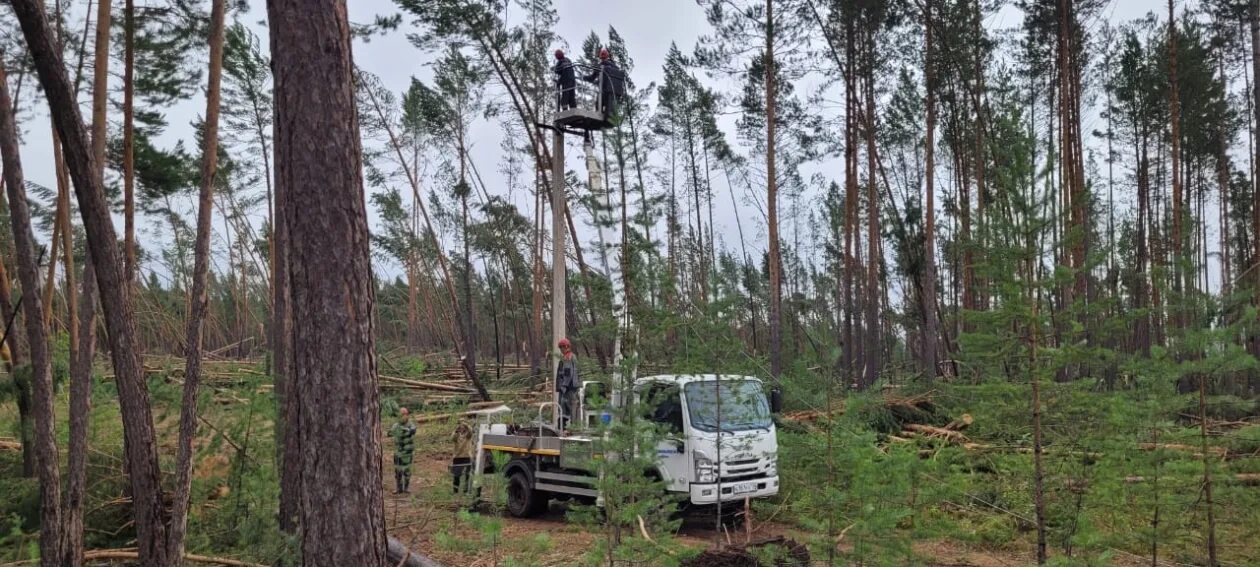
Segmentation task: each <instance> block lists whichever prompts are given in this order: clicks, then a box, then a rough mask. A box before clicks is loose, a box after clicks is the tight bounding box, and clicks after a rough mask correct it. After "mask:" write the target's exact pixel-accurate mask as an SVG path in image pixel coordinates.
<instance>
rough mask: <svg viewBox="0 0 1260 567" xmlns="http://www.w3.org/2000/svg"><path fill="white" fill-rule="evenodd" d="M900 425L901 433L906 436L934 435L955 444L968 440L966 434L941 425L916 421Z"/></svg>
mask: <svg viewBox="0 0 1260 567" xmlns="http://www.w3.org/2000/svg"><path fill="white" fill-rule="evenodd" d="M901 427H902V428H903V429H904V431H902V434H903V435H907V436H914V435H916V434H917V435H921V436H926V437H936V438H939V439H945V440H947V441H949V442H951V443H957V444H963V443H967V442H968V439H967V436H966V435H963V434H962V433H959V432H957V431H954V430H951V429H945V428H941V427H932V426H931V425H920V424H918V423H907V424H904V425H902V426H901Z"/></svg>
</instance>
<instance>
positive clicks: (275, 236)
mask: <svg viewBox="0 0 1260 567" xmlns="http://www.w3.org/2000/svg"><path fill="white" fill-rule="evenodd" d="M272 127H273V128H274V129H275V130H277V134H278V133H279V132H278V130H279V126H278V125H277V124H273V126H272ZM276 139H279V138H278V137H277V138H276ZM272 204H273V206H274V207H275V215H274V216H273V217H272V218H273V219H274V222H275V224H274V226H273V227H272V236H271V238H272V242H273V245H272V246H273V248H274V249H275V254H274V255H273V256H272V266H271V271H272V288H271V360H272V365H271V367H272V376H273V378H272V379H273V380H274V382H275V393H276V439H277V440H279V441H280V443H278V446H277V447H276V459H277V461H278V463H279V468H280V513H279V514H280V517H279V524H280V529H281V531H283V532H285V533H287V534H295V533H297V528H298V517H299V515H300V514H301V510H300V502H299V498H300V497H301V491H302V476H301V472H302V453H301V446H300V445H299V444H298V427H299V425H298V411H297V408H298V404H297V396H296V392H297V387H296V384H295V382H294V379H293V377H294V372H293V329H292V326H293V320H292V316H293V314H292V307H291V305H292V303H291V301H290V299H289V297H290V286H289V223H288V221H287V220H286V217H285V215H284V214H283V211H284V210H285V208H286V207H287V206H288V203H287V202H286V197H285V194H284V192H283V191H281V190H280V188H279V187H276V188H275V189H274V193H273V203H272Z"/></svg>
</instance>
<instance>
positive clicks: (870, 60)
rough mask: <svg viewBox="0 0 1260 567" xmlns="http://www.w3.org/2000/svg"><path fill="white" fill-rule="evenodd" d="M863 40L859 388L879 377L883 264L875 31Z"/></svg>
mask: <svg viewBox="0 0 1260 567" xmlns="http://www.w3.org/2000/svg"><path fill="white" fill-rule="evenodd" d="M866 33H867V38H866V39H867V41H866V61H867V68H866V108H865V116H866V164H867V169H866V171H867V174H866V175H867V186H866V231H867V232H866V256H867V258H866V261H867V267H866V294H867V295H866V332H865V335H864V336H865V338H866V348H865V349H864V350H866V366H865V368H864V370H865V375H864V376H863V379H862V382H863V386H868V387H869V386H872V385H874V384H875V380H876V379H878V378H879V373H880V371H881V370H883V368H882V363H881V356H880V354H881V353H880V350H881V349H882V343H881V342H880V337H881V336H882V331H881V328H882V325H881V324H880V320H879V306H880V299H879V295H880V291H879V290H880V285H879V275H880V271H881V270H880V267H881V266H882V265H883V254H881V253H880V250H879V244H880V233H879V189H878V187H879V186H878V184H877V181H876V179H877V175H876V164H875V157H876V154H875V67H876V60H875V32H874V30H867V32H866Z"/></svg>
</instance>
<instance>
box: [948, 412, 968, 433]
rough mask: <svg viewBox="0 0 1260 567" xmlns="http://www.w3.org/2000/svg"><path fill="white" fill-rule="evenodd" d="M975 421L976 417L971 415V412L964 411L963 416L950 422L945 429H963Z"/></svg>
mask: <svg viewBox="0 0 1260 567" xmlns="http://www.w3.org/2000/svg"><path fill="white" fill-rule="evenodd" d="M973 421H975V419H974V418H972V417H971V414H969V413H964V414H962V417H959V418H958V419H955V420H954V421H951V422H949V425H946V426H945V429H948V430H950V431H962V430H964V429H966V428H968V427H970V426H971V423H972V422H973Z"/></svg>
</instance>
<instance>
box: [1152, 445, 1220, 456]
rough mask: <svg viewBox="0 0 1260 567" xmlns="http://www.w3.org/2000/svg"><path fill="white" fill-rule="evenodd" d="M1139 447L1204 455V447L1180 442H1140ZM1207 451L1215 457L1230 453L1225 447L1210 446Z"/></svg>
mask: <svg viewBox="0 0 1260 567" xmlns="http://www.w3.org/2000/svg"><path fill="white" fill-rule="evenodd" d="M1138 447H1139V448H1141V449H1142V450H1143V451H1154V450H1156V449H1163V450H1166V451H1182V452H1185V453H1194V456H1195V457H1198V458H1202V457H1203V453H1202V450H1203V447H1198V446H1195V445H1183V444H1180V443H1140V444H1138ZM1207 452H1208V454H1210V455H1212V456H1214V457H1220V458H1225V457H1227V456H1228V455H1229V449H1226V448H1224V447H1208V448H1207Z"/></svg>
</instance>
